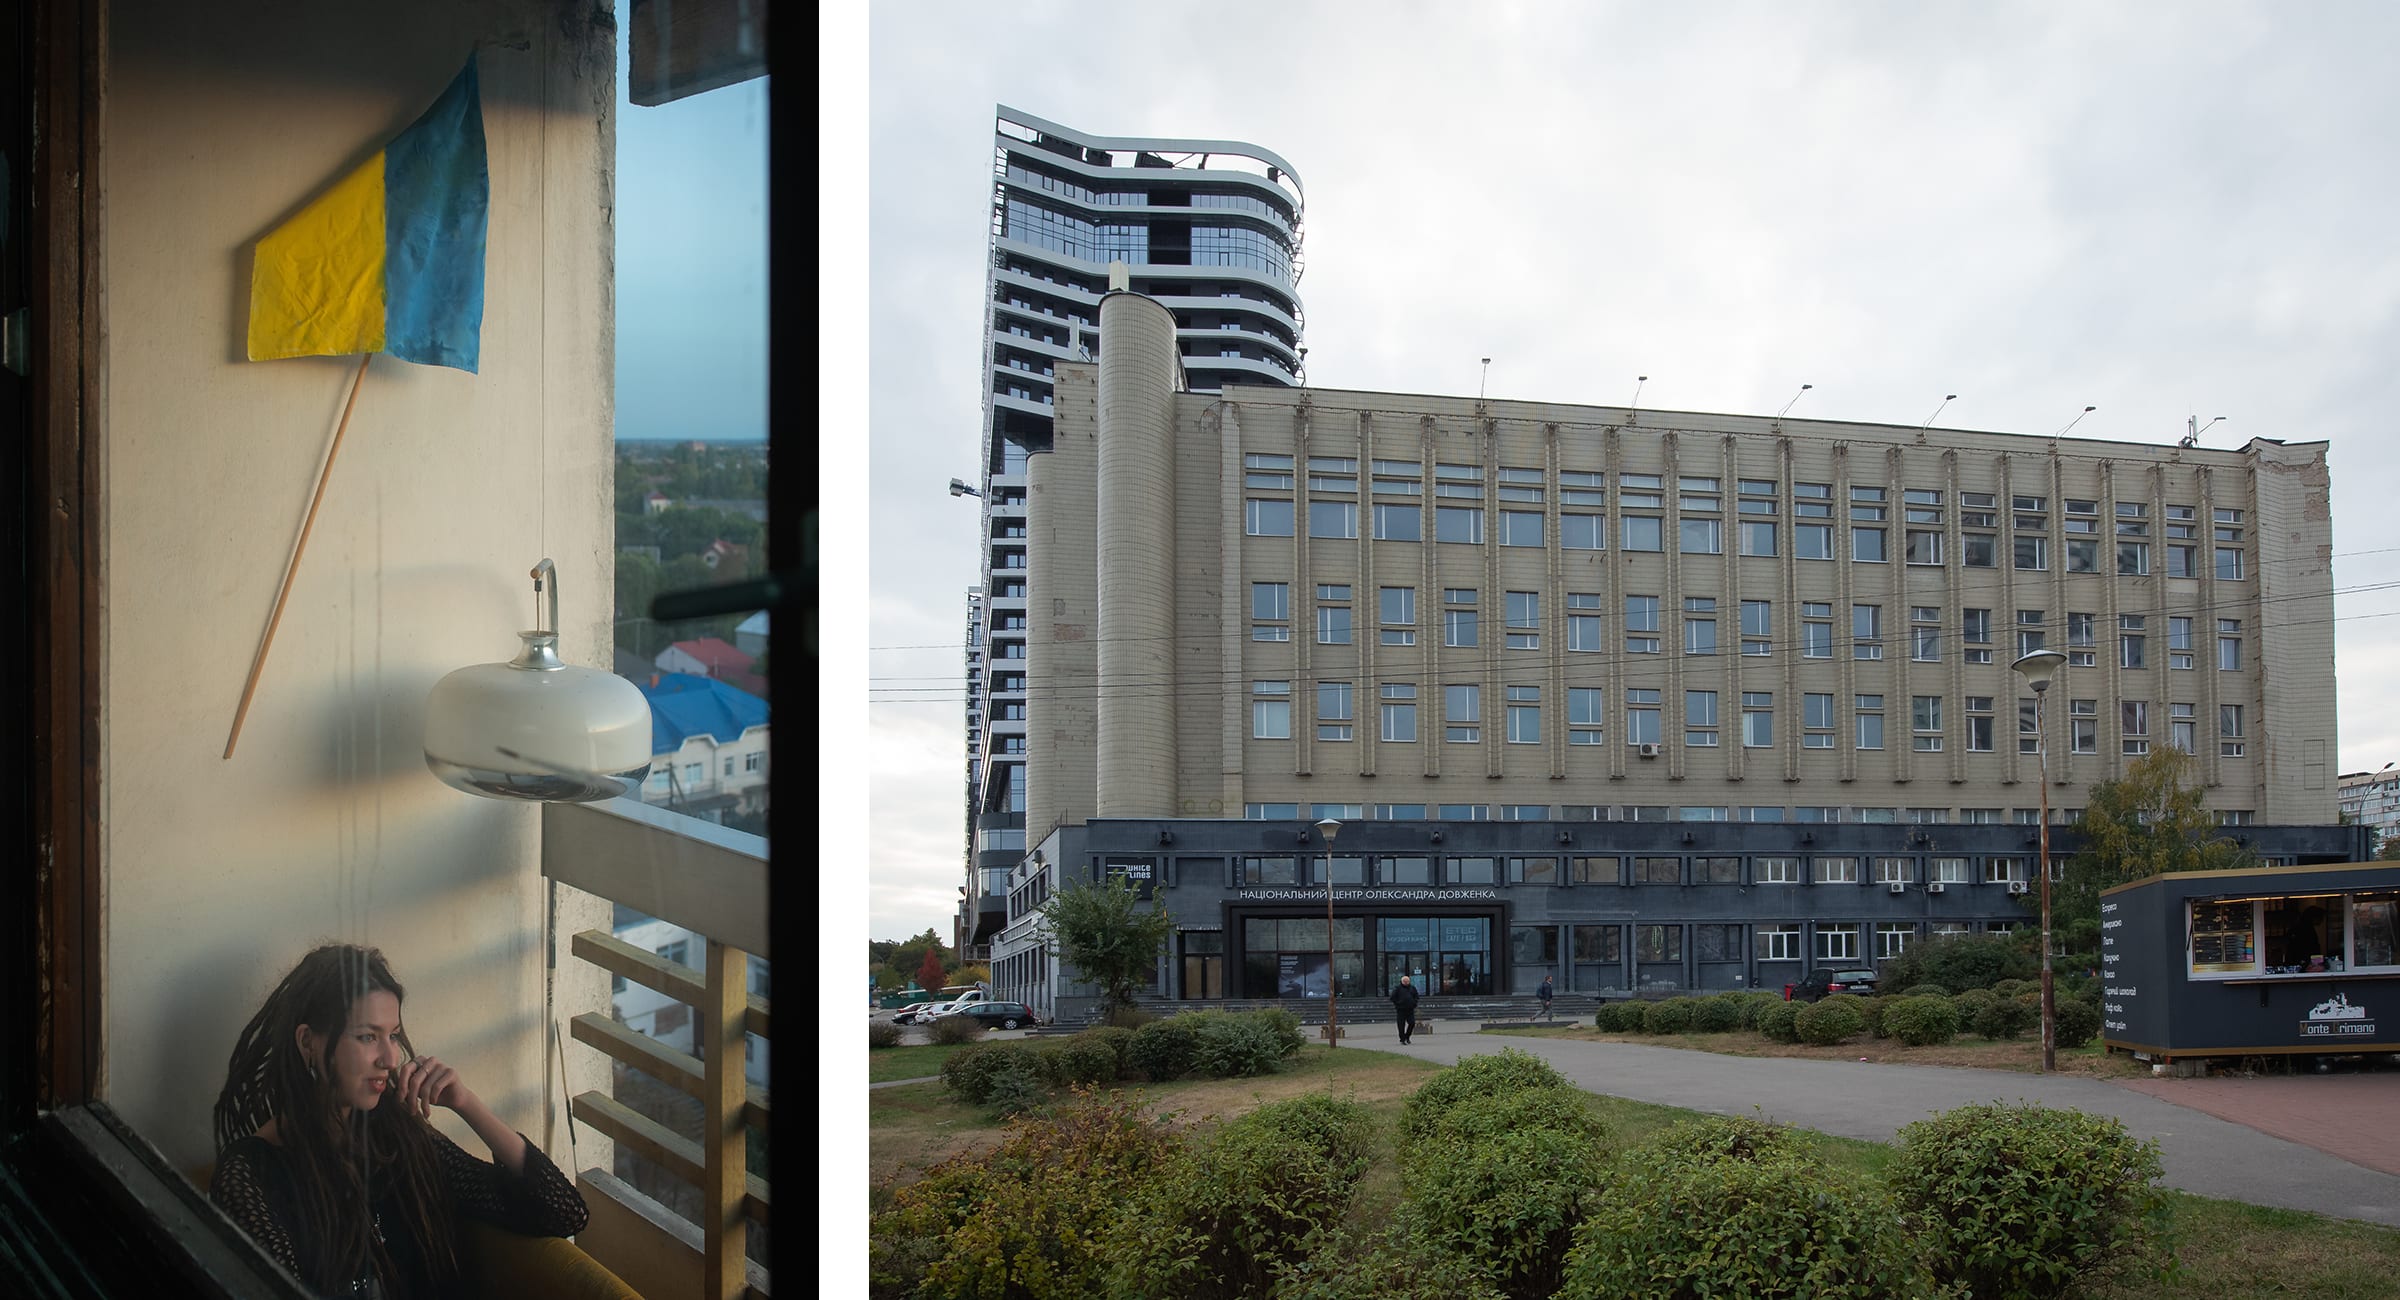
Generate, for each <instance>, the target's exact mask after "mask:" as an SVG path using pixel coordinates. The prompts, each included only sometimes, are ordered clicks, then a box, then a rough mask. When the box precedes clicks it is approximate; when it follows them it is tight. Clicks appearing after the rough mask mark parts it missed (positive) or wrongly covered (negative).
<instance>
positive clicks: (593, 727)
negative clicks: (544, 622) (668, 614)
mask: <svg viewBox="0 0 2400 1300" xmlns="http://www.w3.org/2000/svg"><path fill="white" fill-rule="evenodd" d="M531 576H532V578H533V591H534V597H535V602H534V617H535V621H536V622H540V621H541V614H542V602H541V596H542V594H543V592H544V584H545V583H547V584H548V588H547V590H548V594H549V598H550V599H549V620H548V622H549V626H547V627H537V628H535V629H533V630H532V631H529V632H519V633H517V635H518V636H520V637H522V638H524V641H525V646H524V649H523V650H521V651H519V652H518V654H517V657H516V658H514V659H511V660H509V661H508V662H507V663H504V664H476V665H474V666H473V667H470V668H461V669H459V670H458V671H456V672H454V673H451V674H450V675H448V676H446V677H444V678H442V680H440V681H438V682H436V683H434V686H433V694H432V696H430V697H429V698H428V699H427V700H426V702H425V766H427V767H429V768H431V769H432V770H433V774H434V775H435V776H437V777H440V778H441V780H442V783H443V784H445V785H448V786H451V787H453V788H454V789H459V790H464V791H466V792H467V793H468V794H474V795H482V796H483V797H485V798H487V799H523V800H530V801H535V802H541V803H590V802H592V801H594V800H599V799H614V798H617V797H618V796H620V795H629V794H632V793H633V792H634V791H636V790H638V789H640V788H641V784H642V780H643V778H644V777H646V776H648V775H649V773H650V701H649V700H648V699H646V698H645V697H644V696H643V695H642V692H641V688H640V687H638V686H635V685H634V684H633V683H632V682H629V681H627V680H625V679H624V678H622V677H619V676H617V675H616V674H615V673H607V672H602V671H600V670H599V669H597V668H578V667H575V666H574V665H572V664H570V663H568V662H566V661H565V660H563V659H561V658H559V657H558V575H557V572H556V568H555V566H554V565H552V564H551V562H550V561H549V560H547V559H545V560H543V561H542V562H541V563H540V564H537V565H535V566H534V567H533V571H532V575H531Z"/></svg>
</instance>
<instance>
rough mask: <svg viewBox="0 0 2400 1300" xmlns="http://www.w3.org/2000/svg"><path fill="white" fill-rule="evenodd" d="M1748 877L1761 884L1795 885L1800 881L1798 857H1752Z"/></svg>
mask: <svg viewBox="0 0 2400 1300" xmlns="http://www.w3.org/2000/svg"><path fill="white" fill-rule="evenodd" d="M1750 866H1751V870H1750V878H1751V880H1752V882H1753V883H1756V884H1761V885H1797V884H1799V883H1800V859H1798V858H1786V857H1772V858H1754V859H1752V860H1751V864H1750Z"/></svg>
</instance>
